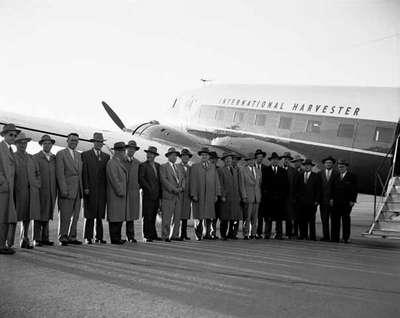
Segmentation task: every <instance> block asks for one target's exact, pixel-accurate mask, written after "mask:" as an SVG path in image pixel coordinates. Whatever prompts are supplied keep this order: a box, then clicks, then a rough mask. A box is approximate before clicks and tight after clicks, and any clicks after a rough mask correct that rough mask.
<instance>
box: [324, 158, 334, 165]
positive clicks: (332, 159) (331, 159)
mask: <svg viewBox="0 0 400 318" xmlns="http://www.w3.org/2000/svg"><path fill="white" fill-rule="evenodd" d="M328 160H330V161H332V162H333V164H335V163H336V160H335V158H325V159H322V160H321V162H322V163H325V162H326V161H328Z"/></svg>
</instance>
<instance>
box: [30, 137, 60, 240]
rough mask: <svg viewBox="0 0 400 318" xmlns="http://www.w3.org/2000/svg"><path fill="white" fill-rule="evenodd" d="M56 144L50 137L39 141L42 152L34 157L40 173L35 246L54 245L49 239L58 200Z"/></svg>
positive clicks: (35, 222)
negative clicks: (53, 151)
mask: <svg viewBox="0 0 400 318" xmlns="http://www.w3.org/2000/svg"><path fill="white" fill-rule="evenodd" d="M54 143H55V140H54V139H51V137H50V136H49V135H43V136H42V138H41V139H40V140H39V145H40V146H42V150H41V151H39V152H38V153H37V154H35V155H34V158H35V160H36V162H37V163H38V165H39V171H40V190H39V196H40V217H39V218H38V219H37V220H34V223H33V242H34V245H35V246H42V245H50V246H51V245H54V243H53V242H51V241H50V239H49V221H50V220H52V219H53V213H54V207H55V204H56V198H57V180H56V156H55V155H54V154H53V153H52V152H51V148H52V147H53V145H54Z"/></svg>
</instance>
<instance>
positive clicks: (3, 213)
mask: <svg viewBox="0 0 400 318" xmlns="http://www.w3.org/2000/svg"><path fill="white" fill-rule="evenodd" d="M14 176H15V158H14V155H13V154H11V153H10V150H9V149H8V146H7V144H6V142H5V141H2V142H0V223H17V211H16V210H15V203H14Z"/></svg>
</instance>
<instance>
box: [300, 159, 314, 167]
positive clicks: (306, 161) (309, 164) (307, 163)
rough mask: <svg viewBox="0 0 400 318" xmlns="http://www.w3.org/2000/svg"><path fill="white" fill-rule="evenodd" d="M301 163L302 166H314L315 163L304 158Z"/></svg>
mask: <svg viewBox="0 0 400 318" xmlns="http://www.w3.org/2000/svg"><path fill="white" fill-rule="evenodd" d="M303 165H304V166H315V164H314V163H313V162H312V160H311V159H306V160H304V162H303Z"/></svg>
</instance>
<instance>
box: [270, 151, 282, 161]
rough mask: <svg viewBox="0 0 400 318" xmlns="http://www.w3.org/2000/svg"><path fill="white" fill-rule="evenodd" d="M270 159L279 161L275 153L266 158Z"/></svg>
mask: <svg viewBox="0 0 400 318" xmlns="http://www.w3.org/2000/svg"><path fill="white" fill-rule="evenodd" d="M271 159H280V157H279V156H278V154H277V153H276V152H273V153H272V154H271V156H270V157H269V158H268V160H271Z"/></svg>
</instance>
